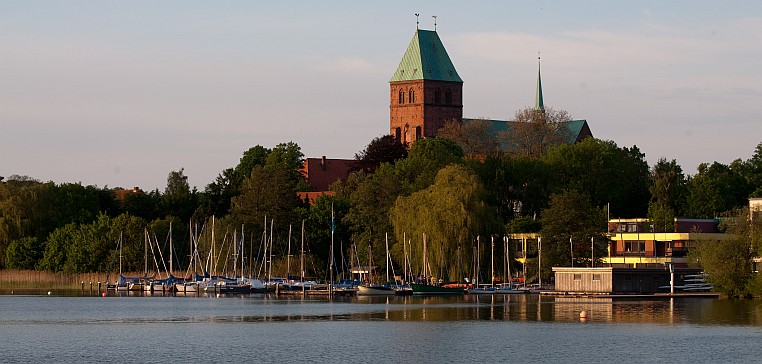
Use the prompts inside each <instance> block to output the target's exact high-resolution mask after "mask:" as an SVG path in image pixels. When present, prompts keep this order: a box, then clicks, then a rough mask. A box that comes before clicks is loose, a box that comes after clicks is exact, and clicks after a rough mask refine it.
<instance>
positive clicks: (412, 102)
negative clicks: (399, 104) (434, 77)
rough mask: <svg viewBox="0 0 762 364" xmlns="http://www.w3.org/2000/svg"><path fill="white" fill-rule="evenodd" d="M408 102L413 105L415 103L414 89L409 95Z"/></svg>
mask: <svg viewBox="0 0 762 364" xmlns="http://www.w3.org/2000/svg"><path fill="white" fill-rule="evenodd" d="M407 101H408V102H409V103H411V104H414V103H415V90H413V89H412V88H411V89H410V94H409V95H408V98H407Z"/></svg>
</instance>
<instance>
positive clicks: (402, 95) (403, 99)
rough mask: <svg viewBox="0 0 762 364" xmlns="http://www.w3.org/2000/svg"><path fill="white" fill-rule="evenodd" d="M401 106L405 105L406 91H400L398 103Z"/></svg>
mask: <svg viewBox="0 0 762 364" xmlns="http://www.w3.org/2000/svg"><path fill="white" fill-rule="evenodd" d="M398 102H399V103H400V104H404V103H405V91H402V90H400V99H399V101H398Z"/></svg>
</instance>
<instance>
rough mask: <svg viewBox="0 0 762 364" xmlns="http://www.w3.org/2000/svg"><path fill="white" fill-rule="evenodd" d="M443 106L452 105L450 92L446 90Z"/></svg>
mask: <svg viewBox="0 0 762 364" xmlns="http://www.w3.org/2000/svg"><path fill="white" fill-rule="evenodd" d="M445 104H447V105H450V104H452V92H451V91H450V89H449V88H448V89H447V91H445Z"/></svg>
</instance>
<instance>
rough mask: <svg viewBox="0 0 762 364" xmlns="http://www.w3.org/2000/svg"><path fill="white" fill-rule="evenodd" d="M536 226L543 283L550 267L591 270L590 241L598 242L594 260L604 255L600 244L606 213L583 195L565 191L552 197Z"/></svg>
mask: <svg viewBox="0 0 762 364" xmlns="http://www.w3.org/2000/svg"><path fill="white" fill-rule="evenodd" d="M540 222H541V223H542V230H541V236H542V274H543V279H547V278H550V275H551V274H552V272H551V268H552V267H568V266H570V265H573V266H575V267H582V266H591V263H592V262H591V259H592V254H591V251H590V249H591V243H590V239H591V238H592V239H595V241H596V242H598V244H597V246H596V251H595V256H596V257H602V256H603V255H604V254H605V252H606V248H605V245H604V244H602V243H601V242H603V241H605V240H606V239H605V236H604V232H605V231H606V211H605V210H604V209H602V208H599V207H596V206H595V205H593V204H592V203H591V201H590V197H589V196H587V194H585V193H580V192H577V191H575V190H566V191H564V192H562V193H560V194H554V195H552V196H551V197H550V206H548V208H547V209H544V210H543V211H542V215H541V218H540ZM572 253H573V254H574V256H573V257H572ZM596 260H598V258H596ZM572 262H573V263H572ZM597 264H598V262H596V265H597Z"/></svg>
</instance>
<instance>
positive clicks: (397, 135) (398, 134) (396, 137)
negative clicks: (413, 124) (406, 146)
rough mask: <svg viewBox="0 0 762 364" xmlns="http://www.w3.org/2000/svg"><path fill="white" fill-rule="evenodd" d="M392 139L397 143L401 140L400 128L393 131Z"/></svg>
mask: <svg viewBox="0 0 762 364" xmlns="http://www.w3.org/2000/svg"><path fill="white" fill-rule="evenodd" d="M394 139H397V143H399V142H400V141H401V140H402V128H400V127H399V126H398V127H397V129H395V130H394Z"/></svg>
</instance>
